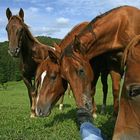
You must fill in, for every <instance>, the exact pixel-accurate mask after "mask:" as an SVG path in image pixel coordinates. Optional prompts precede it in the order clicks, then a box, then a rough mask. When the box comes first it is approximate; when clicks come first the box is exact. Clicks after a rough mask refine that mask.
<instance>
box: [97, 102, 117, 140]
mask: <svg viewBox="0 0 140 140" xmlns="http://www.w3.org/2000/svg"><path fill="white" fill-rule="evenodd" d="M97 108H98V112H99V114H100V110H101V105H97ZM100 115H101V118H102V117H103V116H104V115H106V116H107V120H106V121H101V124H100V126H99V128H100V129H101V130H102V132H103V134H104V135H105V137H106V139H107V140H112V136H113V131H114V127H115V122H116V117H114V116H113V106H112V105H107V107H106V113H105V114H100Z"/></svg>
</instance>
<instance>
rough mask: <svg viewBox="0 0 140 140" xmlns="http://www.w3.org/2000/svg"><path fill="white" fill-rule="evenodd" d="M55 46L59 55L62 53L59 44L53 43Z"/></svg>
mask: <svg viewBox="0 0 140 140" xmlns="http://www.w3.org/2000/svg"><path fill="white" fill-rule="evenodd" d="M53 46H54V48H55V49H56V51H57V52H58V53H61V48H60V46H59V45H57V44H56V43H55V42H54V43H53Z"/></svg>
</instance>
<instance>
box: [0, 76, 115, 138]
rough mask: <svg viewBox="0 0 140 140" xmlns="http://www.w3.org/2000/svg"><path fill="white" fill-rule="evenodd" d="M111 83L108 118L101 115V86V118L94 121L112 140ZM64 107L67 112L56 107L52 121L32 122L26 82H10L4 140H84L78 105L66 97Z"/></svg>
mask: <svg viewBox="0 0 140 140" xmlns="http://www.w3.org/2000/svg"><path fill="white" fill-rule="evenodd" d="M110 81H111V80H110V79H109V93H108V98H107V105H108V106H107V113H106V115H100V114H99V112H100V107H101V104H102V89H101V84H100V82H98V86H97V89H96V97H95V100H96V103H97V107H98V111H97V113H98V118H97V119H96V120H95V121H94V123H95V124H96V126H97V127H99V128H101V130H102V131H103V132H104V134H105V135H106V136H107V137H108V139H111V137H112V133H113V129H114V122H113V121H111V119H110V118H111V117H112V110H113V107H112V90H111V82H110ZM64 104H65V105H64V110H63V111H59V110H58V105H56V106H55V107H54V109H53V110H52V113H51V115H50V116H49V117H47V118H34V119H31V118H30V117H29V116H30V109H29V99H28V94H27V90H26V87H25V85H24V84H23V82H9V83H8V88H7V90H3V89H2V88H0V140H80V134H79V130H78V129H77V126H76V123H75V114H76V105H75V101H74V99H73V98H69V97H68V96H67V94H66V96H65V101H64Z"/></svg>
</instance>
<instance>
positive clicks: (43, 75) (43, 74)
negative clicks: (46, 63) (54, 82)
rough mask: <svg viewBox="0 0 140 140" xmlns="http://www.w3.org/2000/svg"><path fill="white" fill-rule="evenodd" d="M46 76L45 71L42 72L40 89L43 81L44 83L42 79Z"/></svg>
mask: <svg viewBox="0 0 140 140" xmlns="http://www.w3.org/2000/svg"><path fill="white" fill-rule="evenodd" d="M46 74H47V71H44V72H43V73H42V74H41V87H42V84H43V81H44V78H45V76H46Z"/></svg>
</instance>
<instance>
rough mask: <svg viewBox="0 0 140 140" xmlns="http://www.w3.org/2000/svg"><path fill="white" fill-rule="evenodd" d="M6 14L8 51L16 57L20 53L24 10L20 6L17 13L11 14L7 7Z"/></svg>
mask: <svg viewBox="0 0 140 140" xmlns="http://www.w3.org/2000/svg"><path fill="white" fill-rule="evenodd" d="M6 16H7V19H8V24H7V26H6V30H7V34H8V40H9V53H10V54H11V55H12V56H14V57H18V56H19V53H20V48H21V41H22V35H23V31H24V30H23V28H24V27H23V25H24V11H23V9H22V8H21V9H20V11H19V15H12V12H11V11H10V9H9V8H7V10H6Z"/></svg>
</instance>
